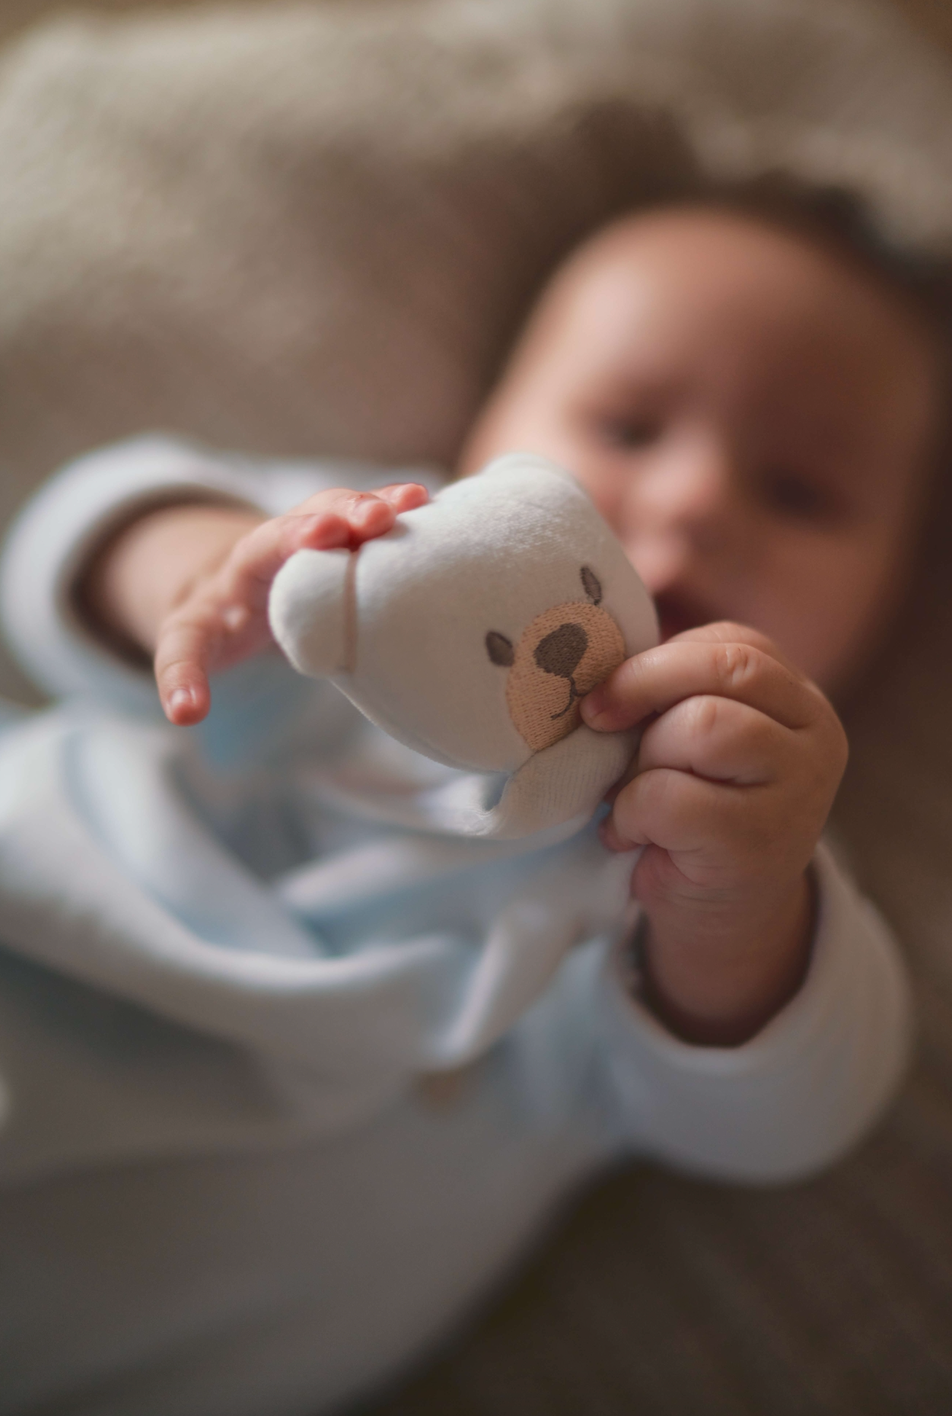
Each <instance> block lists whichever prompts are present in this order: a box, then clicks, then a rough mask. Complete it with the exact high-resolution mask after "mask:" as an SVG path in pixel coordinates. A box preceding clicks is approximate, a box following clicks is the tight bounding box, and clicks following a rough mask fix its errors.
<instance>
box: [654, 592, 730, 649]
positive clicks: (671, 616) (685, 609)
mask: <svg viewBox="0 0 952 1416" xmlns="http://www.w3.org/2000/svg"><path fill="white" fill-rule="evenodd" d="M655 609H656V610H657V611H658V625H659V628H660V630H661V642H662V644H664V643H666V641H667V640H669V639H673V638H674V636H675V635H676V634H683V633H684V631H685V630H686V629H697V627H698V625H701V624H710V623H711V621H712V620H715V619H717V618H718V616H717V615H716V614H714V613H713V612H712V611H710V610H708V609H707V608H706V607H705V606H703V605H701V604H699V603H698V602H697V601H696V600H694V601H692V600H689V599H688V598H687V597H686V596H683V595H674V594H662V595H658V596H657V598H656V599H655Z"/></svg>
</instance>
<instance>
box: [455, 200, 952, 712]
mask: <svg viewBox="0 0 952 1416" xmlns="http://www.w3.org/2000/svg"><path fill="white" fill-rule="evenodd" d="M938 363H939V361H938V357H937V355H936V352H935V350H934V348H933V345H932V342H931V340H930V338H929V336H928V335H927V333H926V332H925V330H924V328H923V327H922V325H921V324H920V322H919V320H918V318H917V317H916V315H914V314H913V313H912V311H911V310H910V309H909V308H908V307H907V305H906V304H905V303H904V300H903V298H902V297H901V296H899V295H898V294H895V293H893V292H892V291H891V290H890V289H888V288H887V287H886V286H885V285H884V284H880V282H879V280H878V278H877V277H875V276H872V275H870V274H868V273H867V272H865V271H864V270H862V269H860V268H859V267H858V266H854V265H852V264H851V263H850V262H849V261H848V259H846V258H845V257H844V258H841V257H839V256H838V255H835V254H832V253H830V252H827V251H826V250H824V249H821V248H820V247H818V246H815V245H814V244H813V243H811V242H808V241H807V240H805V239H803V238H800V237H799V236H796V235H792V234H788V233H787V232H784V231H781V230H779V229H774V228H772V227H770V226H768V225H766V224H761V223H759V222H756V221H753V220H749V219H747V218H745V217H742V216H736V215H734V214H731V213H727V212H721V211H717V210H714V209H708V210H705V209H684V210H671V211H667V212H656V213H652V214H648V215H644V216H641V217H635V218H632V219H630V220H628V221H626V222H623V223H620V224H619V225H617V226H615V227H613V228H610V229H609V230H608V231H606V232H604V233H603V234H601V235H600V236H598V237H596V238H595V240H594V241H592V242H591V243H589V245H587V246H586V247H584V248H583V249H582V250H581V251H580V252H579V253H578V254H576V255H575V256H574V257H573V258H572V259H571V260H570V261H569V262H568V263H567V265H566V266H564V267H563V268H562V270H561V271H560V272H559V273H558V274H557V276H556V277H555V279H554V280H553V282H552V283H551V284H550V285H549V287H548V288H547V290H546V292H545V293H544V294H543V296H542V299H541V300H540V302H539V305H538V306H537V308H536V311H535V313H534V315H533V317H532V318H531V320H530V322H529V325H528V327H527V329H526V332H525V334H524V335H523V337H522V339H521V341H520V343H519V345H518V347H517V349H516V351H515V354H514V355H513V358H512V360H511V362H510V364H509V367H508V369H507V370H506V372H505V374H504V377H503V379H502V382H501V383H500V385H499V387H498V388H497V390H496V392H495V393H494V394H493V396H492V398H491V399H490V401H489V403H488V404H487V406H486V408H485V409H484V411H483V413H482V414H481V416H480V418H479V419H478V420H477V423H476V425H475V427H474V429H473V431H472V434H471V436H470V439H469V441H468V443H467V446H466V448H465V450H464V454H463V459H462V469H461V470H462V471H463V472H471V471H475V470H476V468H477V467H479V466H481V465H482V464H483V463H485V462H486V461H487V460H488V459H489V458H490V457H493V456H495V455H496V454H498V453H502V452H509V451H526V452H535V453H541V454H543V455H545V456H547V457H550V458H552V459H553V460H554V461H555V462H558V463H561V464H562V465H563V466H565V467H567V468H569V469H570V470H571V471H572V472H574V473H575V475H576V476H577V477H578V478H579V479H580V481H581V482H582V483H583V485H584V486H585V487H586V488H587V490H588V492H589V493H590V495H591V496H592V498H593V499H594V501H595V503H596V505H597V506H598V507H599V509H600V511H601V512H602V514H603V515H604V517H605V518H606V520H607V521H608V522H609V524H610V525H611V526H612V527H613V529H614V530H615V532H616V533H617V535H618V536H619V538H620V539H621V541H622V543H623V545H624V546H625V548H626V550H627V552H628V554H629V556H630V558H631V560H632V562H633V563H634V565H635V568H636V569H637V570H638V571H639V573H640V575H641V577H642V579H643V580H644V581H645V583H646V585H647V587H648V589H649V590H650V591H651V593H652V594H653V595H654V596H655V597H656V599H657V602H658V608H659V614H660V618H661V625H662V632H663V634H664V635H665V637H667V636H669V635H671V634H675V633H677V632H678V631H680V630H682V629H687V628H690V627H691V626H693V625H697V624H703V623H707V622H709V621H711V620H718V619H731V620H737V621H740V622H741V623H745V624H749V625H753V626H755V627H756V628H758V629H761V630H763V631H764V632H765V633H767V634H768V635H770V637H771V638H773V639H774V640H775V641H776V642H777V644H778V645H779V646H780V647H781V649H783V650H784V651H785V652H786V653H787V654H788V655H789V656H790V657H791V658H792V659H793V660H795V661H796V662H797V663H798V664H799V665H800V666H801V667H802V668H803V669H804V670H805V671H806V672H807V673H808V674H810V675H811V677H813V678H815V679H816V680H817V681H818V682H820V683H821V684H823V685H824V686H826V687H831V686H835V685H836V684H837V683H838V682H840V681H841V680H842V679H843V677H844V676H845V675H846V674H848V673H849V671H850V670H851V669H852V668H853V667H854V666H855V665H856V663H857V662H859V661H860V660H861V658H862V657H863V655H864V653H865V652H866V651H867V650H868V649H869V647H870V645H871V644H872V642H873V641H874V640H875V638H876V637H877V635H878V633H879V632H880V631H881V630H882V628H883V625H884V623H885V622H886V621H888V619H889V617H890V609H891V608H892V607H893V606H894V604H895V602H896V600H897V597H898V592H899V589H900V585H901V579H902V576H903V573H904V571H905V569H906V566H907V563H908V559H909V556H910V553H911V550H912V546H913V541H914V537H915V532H916V529H917V524H918V520H919V517H920V512H921V507H922V502H923V497H924V491H925V486H926V481H927V467H928V464H929V461H930V458H931V456H932V455H933V453H934V444H935V437H936V425H937V421H938V412H937V410H938V406H939V392H938V382H939V371H938Z"/></svg>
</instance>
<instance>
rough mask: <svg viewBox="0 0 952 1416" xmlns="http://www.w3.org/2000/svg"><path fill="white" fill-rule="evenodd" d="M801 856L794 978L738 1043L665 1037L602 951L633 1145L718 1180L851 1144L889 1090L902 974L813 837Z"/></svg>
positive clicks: (617, 960) (804, 1166) (795, 1167)
mask: <svg viewBox="0 0 952 1416" xmlns="http://www.w3.org/2000/svg"><path fill="white" fill-rule="evenodd" d="M814 866H815V870H816V877H817V886H818V915H817V930H816V937H815V940H814V946H813V951H812V955H811V962H810V968H809V971H808V974H807V977H806V978H805V980H804V982H803V984H802V986H801V988H800V989H799V991H798V992H797V993H796V995H795V996H794V997H793V998H792V999H791V1000H790V1002H789V1003H788V1004H787V1005H786V1007H785V1008H783V1009H782V1010H781V1011H780V1012H779V1013H778V1014H776V1015H775V1016H774V1017H773V1018H772V1019H771V1020H770V1022H769V1023H767V1024H766V1026H765V1027H764V1028H762V1029H761V1031H760V1032H759V1033H757V1035H756V1036H755V1037H753V1038H751V1039H750V1041H749V1042H747V1043H745V1044H743V1045H742V1046H740V1047H733V1048H720V1047H698V1046H693V1045H691V1044H689V1043H686V1042H683V1041H682V1040H680V1039H679V1038H677V1037H675V1036H673V1035H672V1034H671V1033H669V1032H668V1031H667V1030H666V1029H665V1028H664V1026H663V1025H662V1024H661V1023H660V1022H659V1021H658V1020H657V1019H656V1018H655V1017H654V1015H653V1014H652V1013H650V1012H649V1011H648V1010H647V1009H646V1008H645V1007H643V1006H642V1005H641V1004H640V1003H639V1002H638V1000H637V999H636V998H634V997H633V996H632V995H631V993H630V991H629V990H628V989H627V988H626V986H625V981H624V979H623V976H622V975H623V961H622V956H621V953H620V951H619V950H616V951H615V952H614V953H613V954H612V955H610V956H609V959H608V962H607V966H606V970H605V973H604V975H603V980H602V986H603V989H604V992H605V1005H606V1014H607V1019H608V1029H609V1032H610V1043H609V1047H610V1063H609V1065H610V1068H611V1072H612V1080H613V1084H614V1085H613V1089H614V1092H615V1094H616V1096H617V1097H618V1099H619V1101H620V1103H621V1109H622V1114H623V1116H624V1118H625V1119H624V1121H623V1126H624V1129H626V1130H627V1131H628V1133H629V1136H630V1138H631V1139H632V1140H634V1143H635V1144H636V1145H637V1147H638V1149H640V1150H642V1151H647V1152H650V1153H653V1154H655V1155H658V1156H659V1157H663V1158H664V1159H666V1160H667V1161H669V1162H674V1163H675V1164H678V1165H680V1166H683V1167H685V1168H687V1169H695V1170H703V1171H704V1172H705V1173H706V1174H709V1175H716V1176H723V1177H724V1178H730V1179H735V1180H736V1179H749V1180H771V1179H775V1180H787V1179H792V1178H797V1177H799V1176H801V1175H806V1174H809V1173H810V1172H812V1171H814V1170H816V1169H818V1168H820V1167H821V1166H823V1165H825V1164H827V1163H828V1162H830V1161H831V1160H833V1159H835V1158H836V1157H837V1156H839V1155H840V1154H841V1153H842V1152H843V1151H845V1150H847V1149H848V1148H849V1147H850V1146H851V1145H853V1144H854V1143H855V1142H856V1141H857V1140H858V1139H859V1137H860V1136H861V1134H862V1133H863V1132H864V1131H865V1130H866V1129H867V1128H868V1127H869V1126H870V1125H871V1124H872V1123H873V1122H874V1121H875V1120H876V1118H877V1117H878V1115H879V1114H880V1112H881V1111H882V1109H883V1108H884V1107H885V1105H886V1104H887V1102H888V1101H889V1099H890V1098H891V1096H892V1094H893V1092H894V1090H895V1088H896V1086H897V1085H898V1082H899V1080H900V1077H901V1075H902V1072H903V1069H904V1066H905V1063H906V1061H907V1058H908V1054H909V1048H910V1037H911V1007H910V999H909V989H908V984H907V981H906V977H905V973H904V970H903V967H902V964H901V962H900V960H899V957H898V953H897V950H896V947H895V944H894V942H893V940H892V938H891V935H890V933H889V930H888V928H887V926H886V924H885V922H884V921H883V919H882V918H881V916H880V915H879V914H878V913H877V911H876V910H875V909H874V908H873V907H872V906H871V905H870V904H869V903H868V902H867V901H864V900H863V899H861V898H860V896H859V895H858V894H857V892H856V890H855V888H854V887H853V886H852V884H851V883H850V882H848V881H847V880H846V879H845V878H844V877H843V875H842V874H841V873H840V871H839V869H838V867H837V865H836V864H835V862H834V860H833V857H832V855H831V854H830V852H829V850H828V848H827V847H825V846H822V845H821V846H820V847H819V848H818V850H817V854H816V857H815V861H814ZM632 1132H633V1133H634V1134H633V1135H632Z"/></svg>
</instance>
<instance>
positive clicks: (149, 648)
mask: <svg viewBox="0 0 952 1416" xmlns="http://www.w3.org/2000/svg"><path fill="white" fill-rule="evenodd" d="M426 499H427V492H426V489H425V488H424V487H421V486H419V485H418V484H416V483H409V482H405V483H399V484H396V485H393V486H389V487H383V488H381V489H380V490H379V491H377V492H354V491H350V490H347V489H344V488H334V489H331V490H328V491H322V492H318V493H317V494H316V495H314V496H312V497H309V498H308V500H307V501H305V502H303V503H302V504H301V505H300V506H298V507H296V508H295V509H294V510H293V511H291V512H288V513H287V514H286V515H283V516H277V517H272V518H270V519H266V518H265V517H264V516H262V515H260V514H258V513H256V512H254V511H252V510H250V509H246V508H243V507H238V506H228V505H207V504H195V503H194V502H193V503H190V504H182V505H172V506H165V507H162V508H160V509H157V510H152V511H150V512H148V513H146V514H144V515H142V516H139V517H138V518H137V519H136V520H134V521H133V522H132V523H131V524H127V525H125V526H124V527H122V528H121V529H120V531H118V532H117V533H116V534H115V535H114V536H112V537H111V538H110V539H109V540H108V541H107V542H106V543H105V544H104V545H103V546H101V547H100V548H99V550H98V552H97V553H96V554H95V556H94V557H93V558H92V560H91V561H90V562H89V563H88V565H87V567H86V569H85V573H84V574H83V576H82V578H81V581H80V585H79V591H78V601H79V603H80V605H81V606H82V608H83V610H84V611H85V617H86V619H87V621H89V622H90V623H91V624H92V625H93V626H94V627H96V626H98V627H99V628H100V629H101V630H102V631H103V632H104V633H105V634H106V635H107V636H108V637H110V638H111V639H113V640H114V641H118V642H120V643H125V644H127V645H129V646H132V647H134V648H136V649H138V650H140V651H144V652H145V653H147V654H149V655H150V656H153V657H154V662H155V676H156V683H157V685H158V690H159V697H160V699H161V702H162V707H163V709H164V710H165V713H166V716H167V717H168V718H169V720H170V721H171V722H173V723H175V724H178V725H187V724H190V723H197V722H200V721H201V719H202V718H204V717H205V715H206V714H207V712H208V709H209V705H210V691H209V686H208V675H209V674H210V673H214V672H216V671H219V670H221V669H225V668H229V667H230V666H231V665H233V664H236V663H238V662H239V661H240V660H242V659H245V658H248V657H249V656H250V655H252V654H255V653H257V652H258V651H259V650H261V649H264V648H266V647H267V646H268V645H269V644H270V643H271V642H272V641H271V634H270V631H269V629H268V617H267V608H268V592H269V590H270V588H271V582H272V580H273V579H274V577H275V575H276V574H277V572H278V570H279V569H280V567H281V566H282V565H283V564H284V562H285V561H286V560H287V559H288V557H289V556H291V555H293V553H294V552H295V551H297V550H301V549H302V548H305V547H307V548H310V549H313V550H329V549H332V548H337V547H356V546H359V545H360V544H361V543H362V542H363V541H366V540H369V539H371V538H372V537H374V536H380V535H382V534H383V533H384V532H386V531H389V530H390V528H391V526H392V525H393V523H394V519H395V518H396V516H397V515H398V513H400V512H402V511H409V510H410V509H411V508H412V507H415V506H420V505H421V504H422V503H423V502H425V501H426Z"/></svg>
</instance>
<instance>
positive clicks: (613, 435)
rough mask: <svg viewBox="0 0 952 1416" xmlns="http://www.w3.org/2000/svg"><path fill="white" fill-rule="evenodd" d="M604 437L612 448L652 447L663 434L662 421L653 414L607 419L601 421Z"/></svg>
mask: <svg viewBox="0 0 952 1416" xmlns="http://www.w3.org/2000/svg"><path fill="white" fill-rule="evenodd" d="M599 426H600V430H601V434H602V437H603V438H604V439H605V441H606V442H607V443H608V444H609V445H610V446H611V447H619V448H626V449H627V448H639V447H650V446H651V444H652V443H654V442H657V440H658V438H659V437H660V436H661V433H662V423H661V419H660V418H657V417H654V416H653V415H651V414H647V413H645V414H634V415H627V416H620V417H606V418H602V419H601V420H600V425H599Z"/></svg>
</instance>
